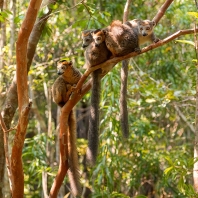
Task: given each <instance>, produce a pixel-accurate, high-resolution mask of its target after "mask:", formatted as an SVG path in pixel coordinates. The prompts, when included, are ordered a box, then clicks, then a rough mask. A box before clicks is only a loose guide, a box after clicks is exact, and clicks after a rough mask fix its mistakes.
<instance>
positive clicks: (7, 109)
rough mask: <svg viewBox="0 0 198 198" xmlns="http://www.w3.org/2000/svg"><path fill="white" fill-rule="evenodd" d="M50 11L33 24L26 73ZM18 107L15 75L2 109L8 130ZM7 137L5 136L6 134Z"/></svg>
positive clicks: (0, 166) (0, 154) (0, 151)
mask: <svg viewBox="0 0 198 198" xmlns="http://www.w3.org/2000/svg"><path fill="white" fill-rule="evenodd" d="M50 13H51V10H50V11H49V12H48V13H47V14H45V15H43V16H42V17H41V18H39V20H38V22H37V23H36V24H35V26H34V28H33V30H32V32H31V35H30V37H29V41H28V51H27V59H28V62H27V72H28V71H29V68H30V65H31V63H32V59H33V57H34V53H35V51H36V46H37V44H38V42H39V39H40V37H41V33H42V31H43V29H44V27H45V24H46V22H47V20H48V18H49V15H50ZM17 107H18V98H17V85H16V75H15V76H14V78H13V80H12V83H11V85H10V87H9V89H8V92H7V96H6V100H5V105H4V109H3V110H2V117H3V120H4V122H5V124H6V127H7V128H8V129H9V128H10V124H11V121H12V119H13V117H14V114H15V111H16V109H17ZM6 135H7V134H6ZM3 145H4V143H3V130H2V128H0V184H3V180H4V174H3V173H4V164H5V157H4V147H3ZM3 188H4V187H3V185H0V198H3V197H4V196H3Z"/></svg>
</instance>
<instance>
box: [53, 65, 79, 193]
mask: <svg viewBox="0 0 198 198" xmlns="http://www.w3.org/2000/svg"><path fill="white" fill-rule="evenodd" d="M57 70H58V71H57V73H58V75H60V76H59V77H58V78H57V79H56V80H55V82H54V84H53V86H52V96H53V101H54V102H55V103H56V104H57V105H59V106H60V107H63V106H64V105H65V103H66V102H67V101H68V100H69V97H70V95H71V93H72V90H73V87H74V86H75V85H76V84H77V83H78V81H79V80H80V78H81V76H82V74H81V73H80V71H79V70H78V69H76V68H75V67H73V65H72V62H71V61H69V62H68V61H60V62H59V63H58V66H57ZM68 125H69V137H68V139H69V140H68V141H69V143H68V153H69V171H68V176H69V180H70V185H71V191H72V194H73V195H74V196H78V195H81V193H82V189H81V184H80V174H79V163H78V153H77V148H76V116H75V113H74V110H73V109H72V111H71V112H70V114H69V119H68Z"/></svg>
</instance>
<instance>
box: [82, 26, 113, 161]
mask: <svg viewBox="0 0 198 198" xmlns="http://www.w3.org/2000/svg"><path fill="white" fill-rule="evenodd" d="M97 31H98V30H94V31H92V30H86V31H83V32H82V40H83V47H84V48H86V49H85V52H84V56H85V66H86V68H87V69H89V68H90V67H93V66H96V65H98V64H100V63H103V62H105V61H106V60H108V59H109V58H110V57H111V52H110V51H109V50H108V49H107V47H106V44H105V42H101V43H100V44H95V43H94V41H93V38H92V34H94V33H96V32H97ZM101 77H102V70H101V69H97V70H95V71H93V72H92V81H93V85H92V94H91V105H90V115H89V129H88V148H87V152H86V161H87V163H88V164H89V165H94V164H95V162H96V158H97V153H98V144H99V124H100V118H99V113H100V107H99V103H100V92H101V82H100V79H101Z"/></svg>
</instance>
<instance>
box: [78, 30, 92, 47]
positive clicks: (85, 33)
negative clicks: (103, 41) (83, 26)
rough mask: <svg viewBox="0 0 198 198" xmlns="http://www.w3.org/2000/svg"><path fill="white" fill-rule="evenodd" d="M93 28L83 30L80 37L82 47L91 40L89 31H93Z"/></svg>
mask: <svg viewBox="0 0 198 198" xmlns="http://www.w3.org/2000/svg"><path fill="white" fill-rule="evenodd" d="M93 31H94V30H84V31H83V32H82V34H81V38H82V40H83V44H82V47H83V48H85V47H87V46H88V45H89V44H90V43H91V42H92V41H93V38H92V35H91V32H93Z"/></svg>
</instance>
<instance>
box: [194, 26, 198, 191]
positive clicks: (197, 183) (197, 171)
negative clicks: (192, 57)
mask: <svg viewBox="0 0 198 198" xmlns="http://www.w3.org/2000/svg"><path fill="white" fill-rule="evenodd" d="M195 29H196V25H195ZM194 40H195V51H196V56H197V57H196V58H197V60H198V43H197V42H198V40H197V35H196V33H195V34H194ZM197 66H198V63H197ZM196 71H197V72H196V73H197V78H196V111H195V142H194V160H195V163H194V168H193V180H194V189H195V192H196V193H198V161H197V159H198V67H196Z"/></svg>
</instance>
